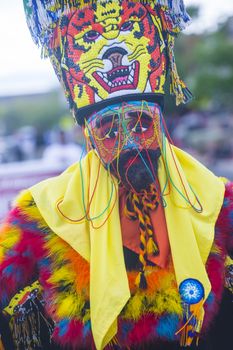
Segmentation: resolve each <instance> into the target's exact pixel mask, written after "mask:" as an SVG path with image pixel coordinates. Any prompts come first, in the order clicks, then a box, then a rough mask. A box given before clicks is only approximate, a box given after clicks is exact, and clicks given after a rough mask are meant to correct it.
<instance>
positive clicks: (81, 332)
mask: <svg viewBox="0 0 233 350" xmlns="http://www.w3.org/2000/svg"><path fill="white" fill-rule="evenodd" d="M124 253H125V263H126V268H127V274H128V280H129V286H130V290H131V298H130V300H129V302H128V303H127V305H126V306H125V307H124V309H123V310H122V312H121V315H120V317H119V322H118V334H117V336H116V338H115V339H114V340H113V341H112V343H111V344H109V346H108V348H109V349H146V348H147V349H160V346H162V347H161V348H163V349H170V348H171V349H178V348H180V347H179V346H178V345H176V344H178V342H179V334H177V335H176V332H177V330H179V328H180V327H181V325H182V319H183V310H182V305H181V300H180V296H179V293H178V289H177V284H176V279H175V275H174V271H173V266H172V262H171V261H170V263H169V264H168V266H167V267H166V268H165V269H161V268H159V267H156V266H148V267H147V269H148V277H147V282H148V288H147V289H146V290H145V291H144V290H139V289H138V288H137V287H136V286H135V278H136V276H137V274H138V272H137V262H138V258H137V255H136V254H135V253H132V252H131V251H130V250H127V249H124ZM232 253H233V183H228V184H226V192H225V200H224V204H223V207H222V210H221V212H220V215H219V218H218V221H217V224H216V229H215V241H214V244H213V246H212V249H211V253H210V255H209V258H208V261H207V265H206V269H207V272H208V275H209V279H210V281H211V284H212V291H211V293H210V295H209V297H208V300H207V302H206V305H205V311H206V312H205V320H204V328H203V338H204V339H205V336H206V334H208V332H209V329H211V327H212V324H214V323H216V315H218V314H219V313H220V311H219V310H220V308H221V307H220V306H219V305H220V303H221V300H222V297H223V294H224V293H228V297H229V295H232V294H231V293H230V292H226V291H225V292H224V285H225V286H227V288H228V290H229V289H231V290H232V287H233V284H232V283H233V282H232V274H233V271H232V270H233V268H232V265H231V266H228V267H226V257H227V255H229V256H231V257H232ZM230 304H231V310H232V305H233V303H232V297H231V303H230ZM230 304H229V305H230ZM222 305H223V304H222ZM226 309H229V308H228V306H227V307H226ZM0 311H1V313H0V314H1V316H0V334H2V341H3V344H4V345H5V349H10V350H13V349H14V348H15V349H17V350H18V349H19V350H26V349H28V350H30V349H44V350H48V349H50V348H51V349H95V347H94V342H93V338H92V334H91V323H90V305H89V264H88V262H87V261H85V260H84V259H83V258H82V257H81V256H80V255H79V254H78V253H77V252H76V251H74V250H73V249H72V248H71V247H70V246H69V245H68V244H67V243H66V242H64V241H63V240H62V239H61V238H59V237H58V236H57V235H56V234H55V233H54V232H52V231H51V230H50V228H49V227H48V226H47V225H46V222H45V221H44V220H43V218H42V217H41V215H40V213H39V211H38V209H37V207H36V205H35V203H34V201H33V198H32V196H31V194H30V192H29V191H26V192H24V193H23V194H22V195H21V196H20V197H19V199H18V200H17V202H16V206H15V207H14V208H13V209H12V210H11V212H10V213H9V215H8V217H7V219H6V220H5V222H4V223H3V225H2V228H1V231H0ZM225 317H227V316H225ZM232 319H233V317H232ZM218 322H219V324H220V323H221V320H219V321H218ZM226 324H227V325H228V324H229V320H226ZM223 328H224V330H225V332H228V330H227V326H226V327H225V326H224V327H223ZM228 333H229V332H228ZM10 336H12V339H13V341H14V344H13V342H12V343H11V340H10ZM224 338H225V335H224ZM7 344H8V345H7ZM9 344H10V345H9ZM152 344H153V345H152ZM161 344H162V345H161ZM165 344H166V345H165ZM169 344H171V345H169ZM172 344H173V345H172ZM203 344H204V343H203ZM221 344H222V343H221ZM147 346H148V347H147ZM169 346H170V347H169ZM172 346H173V347H172ZM0 348H1V346H0ZM223 348H224V349H225V347H224V346H223ZM228 348H230V345H229V347H228ZM228 348H227V349H228ZM200 349H204V345H203V347H200ZM206 349H208V350H211V349H219V348H212V347H208V346H207V348H206Z"/></svg>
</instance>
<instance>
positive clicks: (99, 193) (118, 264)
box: [30, 141, 225, 350]
mask: <svg viewBox="0 0 233 350" xmlns="http://www.w3.org/2000/svg"><path fill="white" fill-rule="evenodd" d="M165 150H166V152H165V154H166V162H165V163H164V161H163V158H162V157H161V159H160V161H159V162H160V163H159V172H158V177H159V182H160V186H161V189H163V188H166V190H165V193H164V199H165V201H166V207H165V217H166V222H167V228H168V233H169V242H170V246H171V253H172V258H173V263H174V268H175V273H176V279H177V282H178V285H179V284H180V283H182V282H183V281H184V280H186V279H190V278H192V279H195V280H198V281H199V282H200V283H201V284H202V286H203V287H204V291H205V296H204V298H203V302H204V301H205V300H206V298H207V297H208V295H209V292H210V289H211V286H210V282H209V279H208V276H207V273H206V269H205V263H206V260H207V258H208V255H209V252H210V249H211V246H212V243H213V240H214V228H215V223H216V220H217V218H218V215H219V212H220V209H221V206H222V203H223V198H224V191H225V189H224V184H223V182H222V181H221V180H220V179H219V178H217V177H216V176H215V175H213V174H212V173H211V172H210V171H209V170H208V169H206V168H205V167H204V166H202V165H201V164H200V163H199V162H197V161H196V160H195V159H193V158H192V157H191V156H190V155H188V154H187V153H185V152H183V151H181V150H179V149H178V148H176V147H174V146H170V144H169V143H168V142H167V141H166V145H165ZM175 164H176V166H175ZM177 169H178V170H179V172H178V171H177ZM167 170H169V177H168V181H167V176H166V174H167ZM179 174H180V175H179ZM181 179H182V181H181ZM182 183H183V184H184V186H183V184H182ZM171 184H172V185H171ZM167 185H168V186H167ZM190 186H191V188H192V189H193V191H194V192H195V194H196V195H197V197H198V199H199V201H200V203H201V204H202V206H203V211H202V212H201V213H197V212H196V211H194V210H193V208H191V206H190V205H189V204H188V203H187V202H186V200H185V199H184V198H183V197H182V196H181V194H180V193H182V194H183V196H184V197H187V196H188V197H189V199H190V201H191V203H193V204H194V205H195V206H198V204H197V201H196V198H195V196H194V193H193V192H192V190H191V188H190ZM168 188H170V191H169V195H166V192H167V189H168ZM185 190H186V193H185ZM30 191H31V193H32V196H33V197H34V200H35V202H36V204H37V207H38V209H39V210H40V212H41V214H42V216H43V218H44V219H45V221H46V222H47V224H48V226H49V227H50V228H51V229H52V230H53V231H54V232H55V233H56V234H57V235H58V236H59V237H61V238H62V239H63V240H64V241H66V242H67V243H68V244H70V246H72V248H73V249H75V250H76V251H77V252H78V253H79V254H80V255H81V256H82V257H83V258H85V259H86V260H87V261H89V263H90V309H91V325H92V333H93V337H94V341H95V345H96V348H97V350H102V349H103V348H104V347H105V346H106V345H107V344H108V343H109V342H110V341H111V339H112V338H113V337H114V335H115V334H116V333H117V317H118V316H119V314H120V312H121V310H122V308H123V307H124V306H125V304H126V302H127V301H128V299H129V298H130V290H129V285H128V280H127V274H126V269H125V264H124V257H123V249H122V237H121V227H120V220H119V203H118V188H117V183H116V180H114V179H113V178H112V177H111V176H110V175H109V173H108V172H107V171H106V170H105V168H104V167H103V166H102V164H101V163H100V160H99V158H98V157H97V155H96V154H95V152H94V151H91V152H89V153H88V154H87V156H86V157H85V158H84V159H83V160H82V161H81V162H80V163H77V164H74V165H73V166H71V167H70V168H68V169H67V170H66V171H65V172H64V173H63V174H61V175H60V176H58V177H55V178H52V179H48V180H46V181H43V182H41V183H39V184H37V185H35V186H33V187H32V188H31V189H30ZM178 191H179V192H180V193H179V192H178ZM90 201H91V204H90V206H88V203H89V202H90ZM89 207H90V208H89ZM88 208H89V209H88ZM86 212H88V213H87V215H86ZM85 215H86V217H85ZM82 218H83V219H82ZM80 219H82V220H81V221H79V222H78V220H80ZM93 226H94V227H93ZM202 306H203V303H202V305H201V319H203V317H204V312H203V307H202Z"/></svg>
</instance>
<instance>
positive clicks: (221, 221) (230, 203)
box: [217, 181, 233, 258]
mask: <svg viewBox="0 0 233 350" xmlns="http://www.w3.org/2000/svg"><path fill="white" fill-rule="evenodd" d="M217 227H219V229H220V230H221V233H222V234H223V235H224V239H225V242H226V249H227V253H228V255H229V256H230V257H231V258H233V182H231V181H225V196H224V201H223V205H222V209H221V211H220V215H219V217H218V221H217Z"/></svg>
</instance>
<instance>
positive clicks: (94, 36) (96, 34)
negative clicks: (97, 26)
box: [83, 30, 100, 42]
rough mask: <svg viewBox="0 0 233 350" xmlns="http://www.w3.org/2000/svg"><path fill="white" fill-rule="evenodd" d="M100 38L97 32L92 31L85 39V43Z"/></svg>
mask: <svg viewBox="0 0 233 350" xmlns="http://www.w3.org/2000/svg"><path fill="white" fill-rule="evenodd" d="M99 36H100V34H99V33H98V32H97V31H96V30H90V31H89V32H86V33H85V34H84V36H83V37H84V40H85V41H87V42H91V41H95V40H96V39H98V37H99Z"/></svg>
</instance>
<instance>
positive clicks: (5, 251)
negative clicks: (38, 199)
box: [0, 191, 47, 309]
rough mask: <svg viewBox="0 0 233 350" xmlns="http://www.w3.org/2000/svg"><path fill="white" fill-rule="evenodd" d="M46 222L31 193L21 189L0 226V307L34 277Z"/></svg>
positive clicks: (41, 251) (4, 305)
mask: <svg viewBox="0 0 233 350" xmlns="http://www.w3.org/2000/svg"><path fill="white" fill-rule="evenodd" d="M46 229H47V227H46V223H45V222H44V220H43V219H42V217H41V215H40V213H39V211H38V209H37V207H36V205H35V202H34V200H33V198H32V195H31V193H30V192H29V191H24V192H22V193H21V194H20V195H19V197H18V198H17V199H16V201H15V204H14V206H13V208H12V210H11V211H10V212H9V214H8V216H7V217H6V219H5V220H4V222H3V223H2V225H1V228H0V308H1V309H4V307H6V306H7V305H8V303H9V302H10V300H11V298H12V297H13V296H14V295H15V294H16V293H17V292H18V291H19V290H20V289H22V288H24V287H25V286H26V285H27V284H29V283H31V282H32V281H34V280H36V279H37V276H36V272H35V271H37V264H38V262H39V261H40V259H41V258H42V257H43V255H44V248H43V240H44V236H45V232H46Z"/></svg>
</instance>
